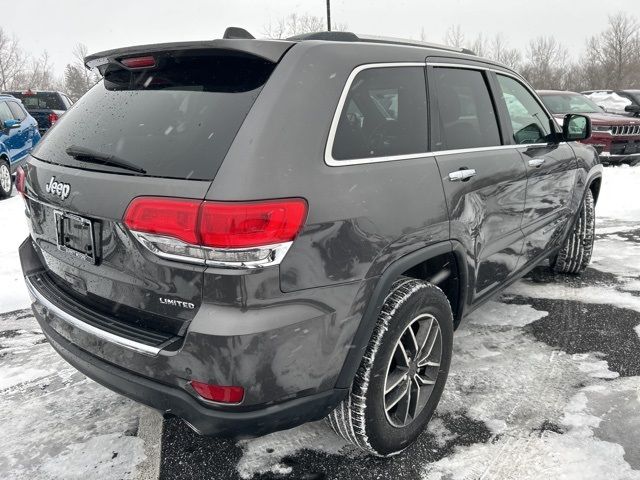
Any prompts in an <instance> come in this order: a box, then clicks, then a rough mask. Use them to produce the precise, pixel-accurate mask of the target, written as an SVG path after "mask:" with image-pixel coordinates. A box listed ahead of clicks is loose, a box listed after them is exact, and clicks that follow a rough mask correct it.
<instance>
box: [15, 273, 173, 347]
mask: <svg viewBox="0 0 640 480" xmlns="http://www.w3.org/2000/svg"><path fill="white" fill-rule="evenodd" d="M24 280H25V283H26V284H27V289H28V290H29V293H30V294H31V295H32V296H33V298H34V299H35V301H36V302H38V303H40V304H41V305H42V306H44V307H45V308H46V309H47V310H48V311H49V312H50V313H52V314H54V315H55V316H56V317H58V318H60V319H61V320H64V321H65V322H67V323H68V324H70V325H72V326H73V327H75V328H77V329H78V330H82V331H83V332H86V333H89V334H91V335H95V336H96V337H98V338H100V339H102V340H105V341H107V342H110V343H113V344H115V345H119V346H121V347H124V348H128V349H130V350H135V351H136V352H138V353H142V354H144V355H150V356H153V357H155V356H157V355H158V353H160V350H161V349H160V348H158V347H152V346H149V345H145V344H144V343H139V342H135V341H133V340H129V339H128V338H124V337H120V336H118V335H115V334H113V333H110V332H106V331H104V330H102V329H100V328H98V327H94V326H93V325H89V324H88V323H85V322H83V321H82V320H80V319H78V318H76V317H74V316H73V315H70V314H69V313H67V312H65V311H64V310H62V309H61V308H60V307H57V306H56V305H54V304H53V303H51V302H50V301H49V300H48V299H47V298H46V297H45V296H44V295H42V294H41V293H40V292H39V291H38V289H37V288H36V287H35V285H34V284H33V282H31V280H30V278H29V277H26V278H25V279H24Z"/></svg>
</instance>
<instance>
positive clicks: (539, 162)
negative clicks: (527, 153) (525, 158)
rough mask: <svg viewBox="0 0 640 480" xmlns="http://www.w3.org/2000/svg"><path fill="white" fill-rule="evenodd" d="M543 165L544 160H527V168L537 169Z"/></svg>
mask: <svg viewBox="0 0 640 480" xmlns="http://www.w3.org/2000/svg"><path fill="white" fill-rule="evenodd" d="M543 163H544V158H532V159H531V160H529V166H530V167H535V168H538V167H540V166H542V164H543Z"/></svg>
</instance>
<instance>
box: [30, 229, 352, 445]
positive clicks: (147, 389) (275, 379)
mask: <svg viewBox="0 0 640 480" xmlns="http://www.w3.org/2000/svg"><path fill="white" fill-rule="evenodd" d="M20 259H21V263H22V268H23V272H24V275H25V279H26V281H27V285H28V288H29V291H30V293H31V295H32V300H33V304H32V309H33V312H34V316H35V317H36V319H37V321H38V323H39V324H40V326H41V328H42V330H43V332H44V334H45V336H46V337H47V339H48V340H49V342H50V344H51V345H52V346H53V347H54V349H55V350H56V351H57V352H58V353H59V354H60V355H61V356H62V357H63V358H64V359H65V360H66V361H68V362H69V363H70V364H71V365H73V366H74V367H75V368H77V369H78V370H79V371H81V372H82V373H84V374H85V375H87V376H88V377H90V378H92V379H94V380H95V381H97V382H98V383H100V384H102V385H104V386H106V387H107V388H109V389H111V390H114V391H116V392H118V393H120V394H122V395H125V396H127V397H129V398H132V399H134V400H136V401H139V402H141V403H143V404H146V405H148V406H150V407H152V408H155V409H157V410H160V411H162V412H164V413H168V414H172V415H175V416H177V417H180V418H183V419H184V420H185V421H186V422H187V423H189V424H190V425H191V426H192V427H193V428H194V429H195V430H196V431H197V432H199V433H201V434H204V435H215V436H228V437H229V436H230V437H246V436H255V435H263V434H266V433H269V432H272V431H277V430H282V429H287V428H291V427H294V426H297V425H300V424H302V423H305V422H308V421H314V420H318V419H321V418H323V417H324V416H326V415H327V414H328V413H330V412H331V410H332V409H333V408H335V406H336V405H337V404H338V403H339V402H340V401H341V400H342V399H343V398H344V397H345V395H346V394H347V392H348V390H347V389H340V388H334V386H335V380H332V378H328V379H326V381H325V382H324V386H322V387H318V388H316V389H315V390H313V389H310V388H304V387H305V386H306V385H308V384H309V381H316V382H317V379H314V378H313V373H314V372H313V368H314V367H316V363H317V362H314V363H313V364H309V363H304V361H307V360H308V359H309V358H311V359H313V358H314V355H317V356H321V357H322V358H324V359H325V363H329V362H328V361H326V359H327V354H326V352H323V351H322V348H317V349H316V350H317V351H316V350H314V351H312V350H311V349H312V346H313V343H314V342H315V340H317V338H319V337H313V338H311V337H309V340H308V341H309V342H310V343H309V344H307V345H306V346H307V347H308V348H299V346H300V339H301V338H302V339H303V340H304V338H305V337H306V336H307V335H304V334H303V332H304V331H306V330H307V329H311V328H313V327H314V325H315V326H317V327H319V328H321V329H323V330H326V326H325V325H323V321H322V319H320V318H317V317H315V318H312V319H310V320H309V321H308V322H307V321H303V322H302V323H301V324H302V325H304V326H305V327H306V328H305V327H299V325H300V323H298V324H295V325H293V326H291V327H283V328H280V329H274V330H267V331H265V332H263V333H257V334H253V335H233V336H219V335H203V334H193V333H191V334H187V336H186V338H185V339H184V343H183V344H182V346H181V347H180V348H179V349H178V350H175V349H174V350H171V349H168V348H167V349H164V348H162V349H160V351H159V352H156V351H153V352H150V351H140V349H139V348H132V345H123V344H120V340H122V336H121V338H119V339H116V340H117V341H114V339H113V338H111V333H109V331H108V329H106V331H96V327H98V328H99V327H100V326H101V325H103V324H101V323H99V320H100V319H99V318H98V316H99V315H98V313H97V312H94V314H95V318H93V317H82V316H81V315H80V316H77V315H76V314H75V313H74V312H76V310H75V309H73V308H71V307H72V305H69V302H68V301H66V299H62V298H61V297H60V295H56V294H55V292H52V291H50V289H48V287H46V285H45V284H44V283H43V282H41V281H37V279H38V277H39V275H41V274H42V273H43V271H44V267H43V264H42V261H41V260H40V258H39V255H38V254H37V253H36V250H35V248H34V246H33V243H32V241H31V239H30V238H28V239H27V240H25V242H23V244H22V245H21V247H20ZM214 318H215V317H214ZM301 328H302V331H299V330H301ZM288 329H292V331H294V332H297V333H295V334H294V336H289V335H288V333H287V332H288ZM112 331H114V330H112ZM119 331H120V332H125V331H124V330H123V329H122V328H120V330H119ZM125 333H126V332H125ZM307 333H308V331H307ZM300 334H303V337H300ZM129 338H134V337H133V335H131V336H129ZM138 338H140V337H138ZM283 342H284V343H283ZM333 342H335V338H334V339H333ZM219 344H222V345H224V346H225V348H224V349H220V348H219V346H218V345H219ZM256 344H257V346H258V347H259V348H258V349H256V348H253V347H255V345H256ZM234 345H240V346H243V345H247V348H249V350H245V349H237V350H238V351H237V352H234V351H232V350H230V348H229V346H234ZM294 346H295V347H294ZM134 347H137V346H136V345H134ZM292 347H293V348H292ZM251 348H253V350H251ZM341 350H344V349H342V348H341ZM234 355H237V356H238V360H237V361H234V362H231V361H230V360H231V359H232V358H233V356H234ZM265 355H266V357H265ZM269 355H271V356H272V360H271V361H270V362H267V361H264V360H262V359H263V358H267V359H268V358H270V357H269ZM273 355H275V357H273ZM278 355H280V357H278ZM340 365H341V364H340ZM247 366H248V367H247ZM320 366H322V367H323V365H320ZM238 372H239V373H238ZM238 375H246V377H244V378H240V377H238ZM238 378H239V380H238ZM189 379H198V380H203V381H210V382H211V383H216V384H221V385H242V386H244V387H245V399H247V398H249V399H250V400H251V401H250V402H245V403H244V404H242V405H238V406H226V405H213V404H210V403H207V402H206V401H204V400H201V399H199V398H197V396H196V395H195V393H193V392H192V391H191V390H190V386H189V384H188V381H189ZM250 379H253V381H252V382H251V381H250ZM310 379H311V380H310ZM227 381H229V383H227ZM294 381H295V382H296V383H294ZM236 382H237V383H236ZM285 382H289V386H290V388H289V391H288V392H287V391H286V390H285V389H284V388H283V387H282V385H283V384H285ZM329 382H330V383H331V384H330V385H327V383H329Z"/></svg>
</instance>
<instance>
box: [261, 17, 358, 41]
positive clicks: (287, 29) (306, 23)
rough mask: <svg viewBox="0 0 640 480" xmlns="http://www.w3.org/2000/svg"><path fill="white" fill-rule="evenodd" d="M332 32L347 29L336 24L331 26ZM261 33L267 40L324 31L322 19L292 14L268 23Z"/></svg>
mask: <svg viewBox="0 0 640 480" xmlns="http://www.w3.org/2000/svg"><path fill="white" fill-rule="evenodd" d="M332 28H333V30H338V31H343V30H345V29H346V28H347V26H346V25H345V24H342V23H338V24H335V25H332ZM262 30H263V31H262V33H263V34H264V36H265V37H267V38H278V39H279V38H288V37H293V36H294V35H302V34H304V33H313V32H321V31H324V30H326V25H325V19H324V17H317V16H315V15H309V14H306V13H305V14H303V15H298V14H297V13H292V14H290V15H288V16H286V17H282V18H279V19H278V20H276V21H275V22H272V21H269V23H268V24H266V25H264V27H263V29H262Z"/></svg>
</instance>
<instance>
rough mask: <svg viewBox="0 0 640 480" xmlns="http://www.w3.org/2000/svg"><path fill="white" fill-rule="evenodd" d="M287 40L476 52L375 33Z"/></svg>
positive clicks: (319, 34)
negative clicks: (382, 44) (378, 44)
mask: <svg viewBox="0 0 640 480" xmlns="http://www.w3.org/2000/svg"><path fill="white" fill-rule="evenodd" d="M287 40H298V41H302V40H327V41H334V42H369V43H385V44H390V45H407V46H413V47H424V48H435V49H438V50H447V51H450V52H456V53H465V54H467V55H474V56H475V52H473V51H472V50H469V49H468V48H458V47H450V46H448V45H441V44H439V43H430V42H421V41H419V40H409V39H405V38H393V37H379V36H375V35H356V34H355V33H353V32H313V33H304V34H302V35H294V36H293V37H289V38H287Z"/></svg>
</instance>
